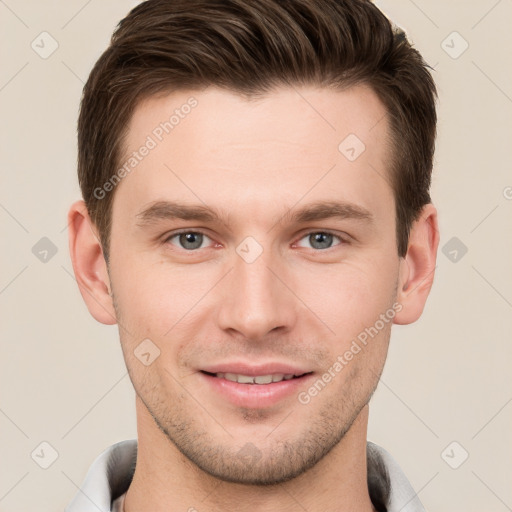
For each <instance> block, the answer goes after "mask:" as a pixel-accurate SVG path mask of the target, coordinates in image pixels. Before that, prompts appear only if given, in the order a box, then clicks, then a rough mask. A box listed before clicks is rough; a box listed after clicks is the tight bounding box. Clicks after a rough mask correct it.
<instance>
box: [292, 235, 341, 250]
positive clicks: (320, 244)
mask: <svg viewBox="0 0 512 512" xmlns="http://www.w3.org/2000/svg"><path fill="white" fill-rule="evenodd" d="M335 238H337V239H338V240H339V241H340V243H341V242H343V240H342V239H341V238H340V237H339V236H336V235H333V234H332V233H326V232H324V231H316V232H314V233H308V234H307V235H306V236H305V237H303V238H301V241H300V242H299V243H298V245H299V246H300V247H308V246H307V245H302V244H301V242H302V240H306V241H307V242H308V243H309V244H310V245H309V247H311V248H313V249H319V250H322V249H329V248H330V247H332V246H333V239H335ZM335 245H339V244H335Z"/></svg>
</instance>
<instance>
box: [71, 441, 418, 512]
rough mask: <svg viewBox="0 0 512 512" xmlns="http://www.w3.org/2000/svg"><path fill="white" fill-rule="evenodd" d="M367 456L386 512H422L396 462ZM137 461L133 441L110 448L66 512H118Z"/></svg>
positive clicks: (373, 449) (371, 449) (374, 449)
mask: <svg viewBox="0 0 512 512" xmlns="http://www.w3.org/2000/svg"><path fill="white" fill-rule="evenodd" d="M367 453H368V473H369V474H370V473H371V474H376V473H379V472H380V471H381V470H382V467H384V468H385V470H386V471H387V474H388V475H389V483H390V492H389V497H388V500H387V512H425V509H424V508H423V506H422V504H421V502H420V500H419V498H418V496H417V494H416V492H415V491H414V489H413V488H412V486H411V484H410V483H409V481H408V480H407V478H406V476H405V475H404V473H403V472H402V470H401V469H400V466H399V465H398V463H397V462H396V461H395V459H394V458H393V457H392V456H391V455H390V454H389V453H388V452H387V451H386V450H384V449H383V448H381V447H380V446H378V445H376V444H375V443H372V442H368V443H367ZM136 460H137V440H136V439H130V440H127V441H121V442H119V443H116V444H114V445H112V446H109V447H108V448H107V449H106V450H105V451H103V452H102V453H101V454H100V455H99V456H98V457H97V458H96V459H95V460H94V462H93V463H92V465H91V467H90V468H89V471H88V472H87V475H86V476H85V479H84V481H83V483H82V485H81V486H80V489H79V490H78V492H77V493H76V495H75V497H74V498H73V500H72V501H71V503H70V504H69V505H68V506H67V507H66V509H65V512H98V511H100V512H121V510H122V504H123V501H124V494H125V493H126V491H127V490H128V487H129V486H130V482H131V481H132V477H133V473H134V471H135V463H136ZM379 468H380V469H379ZM374 485H377V486H378V485H384V484H383V482H382V481H381V479H376V480H375V483H374ZM377 490H379V489H377Z"/></svg>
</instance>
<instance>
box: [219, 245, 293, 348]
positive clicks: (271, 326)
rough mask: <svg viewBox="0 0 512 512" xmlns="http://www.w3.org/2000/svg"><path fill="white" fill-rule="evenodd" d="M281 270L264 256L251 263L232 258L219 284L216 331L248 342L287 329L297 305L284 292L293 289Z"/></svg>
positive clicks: (289, 326)
mask: <svg viewBox="0 0 512 512" xmlns="http://www.w3.org/2000/svg"><path fill="white" fill-rule="evenodd" d="M282 268H283V267H282V265H280V264H279V262H277V261H276V260H272V258H271V257H269V256H267V255H266V253H265V252H263V254H261V255H260V256H259V257H258V258H257V259H256V260H255V261H252V262H247V261H245V260H244V259H243V258H242V257H240V256H239V255H238V254H234V266H233V268H232V270H231V272H229V274H228V275H227V276H226V279H224V280H223V287H224V290H223V291H224V293H222V294H221V295H222V297H223V300H222V303H221V304H220V306H219V313H218V323H219V327H220V328H221V329H223V330H225V331H232V332H234V331H236V332H238V333H240V334H241V335H243V336H244V337H245V338H246V339H248V340H252V341H258V340H261V339H263V338H264V337H265V335H267V334H268V333H269V332H270V331H273V330H275V331H277V330H282V331H288V330H289V329H291V328H292V326H293V325H294V324H295V321H296V318H297V307H298V304H297V300H296V298H295V297H294V295H293V293H292V292H291V291H290V289H289V288H288V287H290V288H292V289H293V286H290V285H292V283H289V281H291V277H290V275H289V273H288V272H286V271H283V270H282ZM287 281H288V283H287ZM285 283H286V284H285Z"/></svg>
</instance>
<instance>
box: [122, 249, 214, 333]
mask: <svg viewBox="0 0 512 512" xmlns="http://www.w3.org/2000/svg"><path fill="white" fill-rule="evenodd" d="M113 268H115V272H114V273H113V275H112V281H113V288H114V292H115V296H116V302H117V306H118V308H119V311H120V313H121V315H122V320H123V321H124V323H126V324H127V328H129V330H133V331H135V332H136V333H138V334H139V335H143V336H148V337H151V336H154V337H155V338H156V339H162V338H163V337H164V336H165V334H166V333H167V332H168V331H169V330H170V329H172V328H173V327H174V326H175V325H176V324H177V323H178V322H180V323H181V322H182V319H183V322H184V323H187V320H185V319H188V316H189V315H190V313H193V310H194V308H195V306H196V305H198V303H199V301H200V300H201V298H202V296H204V295H205V293H206V292H207V291H208V290H209V288H211V285H210V283H211V282H212V280H214V277H215V276H214V273H213V272H212V270H208V269H203V270H200V269H199V268H195V269H194V270H192V268H191V267H190V266H188V265H183V266H171V265H170V264H169V263H167V262H165V261H158V262H155V261H145V260H144V258H143V257H139V258H133V257H132V258H124V259H123V261H122V262H120V261H117V262H115V265H113ZM192 316H193V314H192Z"/></svg>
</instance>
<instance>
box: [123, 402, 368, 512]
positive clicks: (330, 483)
mask: <svg viewBox="0 0 512 512" xmlns="http://www.w3.org/2000/svg"><path fill="white" fill-rule="evenodd" d="M136 409H137V430H138V450H137V463H136V467H135V473H134V475H133V479H132V482H131V484H130V487H129V489H128V491H127V494H126V499H125V504H124V507H125V509H124V510H125V512H142V511H144V510H151V511H153V512H164V511H165V512H173V511H183V510H187V511H189V512H213V511H214V510H237V511H238V512H245V511H247V512H249V511H251V512H269V511H276V510H279V511H284V512H287V511H292V510H293V511H296V510H298V509H304V510H307V511H308V512H320V511H325V510H336V512H348V511H350V512H372V511H374V510H375V509H374V508H373V506H372V503H371V501H370V497H369V494H368V484H367V467H366V433H367V425H368V405H366V406H365V407H364V408H363V409H362V411H361V412H360V414H359V415H358V417H357V418H356V420H355V421H354V423H353V424H352V427H351V428H350V430H349V431H348V432H347V433H346V434H345V436H344V437H343V439H342V440H341V441H340V442H339V443H338V444H337V445H336V446H335V447H334V448H333V449H332V450H331V451H330V452H329V453H328V454H327V455H326V456H325V457H324V458H323V459H321V460H320V461H319V462H318V463H317V464H316V465H315V466H314V467H313V468H311V469H309V470H308V471H306V472H305V473H303V474H302V475H300V476H298V477H296V478H294V479H292V480H289V481H288V482H284V483H282V484H278V485H273V486H253V485H244V484H236V483H230V482H224V481H222V480H219V479H217V478H215V477H212V476H210V475H208V474H206V473H205V472H203V471H202V470H201V469H199V468H198V467H197V466H196V465H195V464H193V463H192V462H190V461H189V460H188V459H187V458H186V457H185V456H183V455H182V454H181V453H180V452H179V451H178V449H177V448H176V447H175V446H174V444H173V443H172V442H170V441H169V439H168V438H167V437H166V436H165V434H164V433H163V432H162V431H161V430H160V429H159V428H158V427H157V425H156V424H155V422H154V420H153V419H152V417H151V415H150V414H149V413H148V411H147V409H146V408H145V406H144V405H143V404H142V402H141V401H140V400H139V399H138V398H137V399H136Z"/></svg>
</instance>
